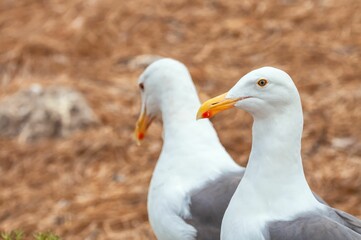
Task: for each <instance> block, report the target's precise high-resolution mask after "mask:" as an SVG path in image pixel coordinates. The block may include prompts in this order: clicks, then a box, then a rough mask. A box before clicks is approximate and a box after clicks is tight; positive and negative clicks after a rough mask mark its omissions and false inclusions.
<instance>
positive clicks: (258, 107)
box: [197, 67, 300, 119]
mask: <svg viewBox="0 0 361 240" xmlns="http://www.w3.org/2000/svg"><path fill="white" fill-rule="evenodd" d="M294 103H296V104H298V103H300V99H299V94H298V91H297V88H296V86H295V84H294V83H293V81H292V79H291V77H290V76H289V75H288V74H287V73H286V72H284V71H282V70H280V69H277V68H274V67H262V68H259V69H256V70H253V71H251V72H249V73H248V74H246V75H245V76H243V77H242V78H241V79H240V80H239V81H238V82H237V83H236V85H234V86H233V87H232V88H231V89H230V90H229V91H228V92H226V93H224V94H221V95H219V96H217V97H215V98H212V99H210V100H208V101H206V102H204V103H203V104H202V106H201V107H200V108H199V110H198V113H197V119H200V118H210V117H212V116H214V115H216V114H217V113H219V112H221V111H224V110H227V109H230V108H233V107H236V108H239V109H242V110H245V111H247V112H249V113H251V114H252V115H253V116H256V117H264V116H269V115H270V114H275V113H276V114H277V112H279V111H284V110H285V109H286V108H287V106H289V105H292V104H294Z"/></svg>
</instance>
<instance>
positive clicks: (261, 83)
mask: <svg viewBox="0 0 361 240" xmlns="http://www.w3.org/2000/svg"><path fill="white" fill-rule="evenodd" d="M267 84H268V81H267V79H264V78H261V79H259V80H258V82H257V85H258V86H260V87H265V86H266V85H267Z"/></svg>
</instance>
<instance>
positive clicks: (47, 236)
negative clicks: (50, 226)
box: [34, 232, 60, 240]
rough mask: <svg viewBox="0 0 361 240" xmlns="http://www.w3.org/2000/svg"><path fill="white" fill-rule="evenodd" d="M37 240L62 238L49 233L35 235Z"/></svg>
mask: <svg viewBox="0 0 361 240" xmlns="http://www.w3.org/2000/svg"><path fill="white" fill-rule="evenodd" d="M34 238H35V240H60V237H58V236H56V235H54V234H52V233H50V232H48V233H37V234H34Z"/></svg>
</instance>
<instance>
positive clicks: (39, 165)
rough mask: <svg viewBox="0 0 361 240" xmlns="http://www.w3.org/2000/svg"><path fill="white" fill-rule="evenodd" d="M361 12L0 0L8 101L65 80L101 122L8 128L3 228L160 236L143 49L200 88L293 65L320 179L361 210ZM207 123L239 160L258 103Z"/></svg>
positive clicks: (324, 190)
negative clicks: (30, 134) (32, 131)
mask: <svg viewBox="0 0 361 240" xmlns="http://www.w3.org/2000/svg"><path fill="white" fill-rule="evenodd" d="M360 12H361V2H360V1H359V0H347V1H336V0H315V1H308V0H305V1H298V0H267V1H256V0H244V1H238V0H226V1H220V0H209V1H200V0H176V1H174V0H162V1H145V0H133V1H124V0H121V1H118V0H102V1H100V0H61V1H60V0H49V1H40V0H39V1H33V0H21V1H20V0H19V1H11V0H0V84H1V88H0V101H1V100H3V99H5V98H6V97H7V96H10V95H12V94H13V93H15V92H17V91H19V90H21V89H26V88H28V87H30V86H32V85H33V84H40V85H42V86H53V85H55V86H65V87H69V88H73V89H75V90H77V91H79V92H81V93H82V94H83V95H84V97H85V99H86V100H87V101H88V103H89V105H90V106H91V107H92V109H93V110H94V113H95V114H96V116H97V118H98V119H99V121H100V124H99V125H97V126H95V127H91V128H87V129H86V130H82V131H78V132H76V133H74V134H73V135H71V136H68V137H63V138H54V139H43V140H41V141H37V142H22V141H20V140H19V139H18V138H16V137H15V138H3V139H0V174H1V178H0V186H1V188H0V189H1V191H0V230H3V231H9V230H11V229H23V230H24V231H25V232H26V233H28V234H31V233H33V232H37V231H46V230H51V231H54V232H55V233H57V234H58V235H60V236H61V237H62V238H63V239H87V240H95V239H97V240H98V239H99V240H101V239H109V240H110V239H114V240H115V239H155V238H154V236H153V233H152V230H151V228H150V226H149V223H148V221H147V213H146V197H147V189H148V184H149V180H150V177H151V174H152V170H153V168H154V165H155V163H156V160H157V157H158V155H159V151H160V148H161V146H162V140H161V125H160V124H159V123H156V124H153V126H152V128H151V129H150V132H149V136H148V137H147V139H146V140H145V141H144V144H143V145H142V146H141V147H137V146H136V144H135V143H134V141H133V139H132V132H133V129H134V124H135V121H136V119H137V116H138V111H139V106H140V99H139V92H138V88H137V84H136V80H137V77H138V76H139V74H140V73H141V72H142V70H143V68H142V64H140V63H139V56H141V55H144V54H150V55H159V56H165V57H172V58H176V59H178V60H180V61H182V62H184V63H185V64H186V65H187V66H188V67H189V69H190V71H191V74H192V77H193V79H194V82H195V84H196V86H197V89H198V91H199V93H200V95H201V99H202V100H206V99H207V98H208V97H212V96H215V95H218V94H220V93H223V92H224V91H226V90H228V89H229V88H230V87H231V86H232V85H233V84H234V83H235V82H236V81H237V80H238V79H239V78H240V77H241V76H242V75H243V74H245V73H247V72H248V71H250V70H252V69H254V68H257V67H260V66H265V65H271V66H275V67H279V68H282V69H284V70H286V71H287V72H288V73H289V74H290V75H291V76H292V77H293V79H294V81H295V82H296V85H297V86H298V89H299V91H300V94H301V98H302V102H303V107H304V117H305V128H304V138H303V150H302V154H303V162H304V168H305V172H306V176H307V179H308V181H309V183H310V185H311V187H312V189H313V190H314V191H315V192H317V193H318V194H319V195H320V196H322V197H323V198H324V199H325V200H326V201H328V202H329V204H330V205H331V206H334V207H336V208H340V209H342V210H345V211H347V212H349V213H352V214H354V215H357V216H358V217H361V108H360V104H361V80H360V76H361V68H360V62H361V14H360ZM136 57H138V60H137V58H136ZM213 122H214V125H215V127H216V128H217V130H218V132H219V135H220V138H221V140H222V142H223V144H224V145H225V147H226V148H227V149H228V151H229V152H230V154H231V155H232V156H233V157H234V159H235V160H236V161H237V162H239V163H240V164H242V165H245V164H246V162H247V156H248V154H249V151H250V145H251V118H250V116H248V115H247V114H245V113H243V112H241V111H229V112H228V113H224V114H222V115H219V116H217V117H216V118H215V119H214V120H213ZM236 129H237V130H236Z"/></svg>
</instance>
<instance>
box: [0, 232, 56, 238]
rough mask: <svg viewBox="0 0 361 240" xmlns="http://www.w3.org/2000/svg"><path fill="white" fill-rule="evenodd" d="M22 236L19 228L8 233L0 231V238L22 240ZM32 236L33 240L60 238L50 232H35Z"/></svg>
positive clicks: (22, 233)
mask: <svg viewBox="0 0 361 240" xmlns="http://www.w3.org/2000/svg"><path fill="white" fill-rule="evenodd" d="M24 237H25V236H24V232H23V231H21V230H15V231H11V232H9V233H5V232H3V233H0V240H23V239H24ZM33 237H34V239H35V240H61V239H60V237H59V236H57V235H55V234H53V233H51V232H47V233H36V234H34V235H33Z"/></svg>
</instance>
